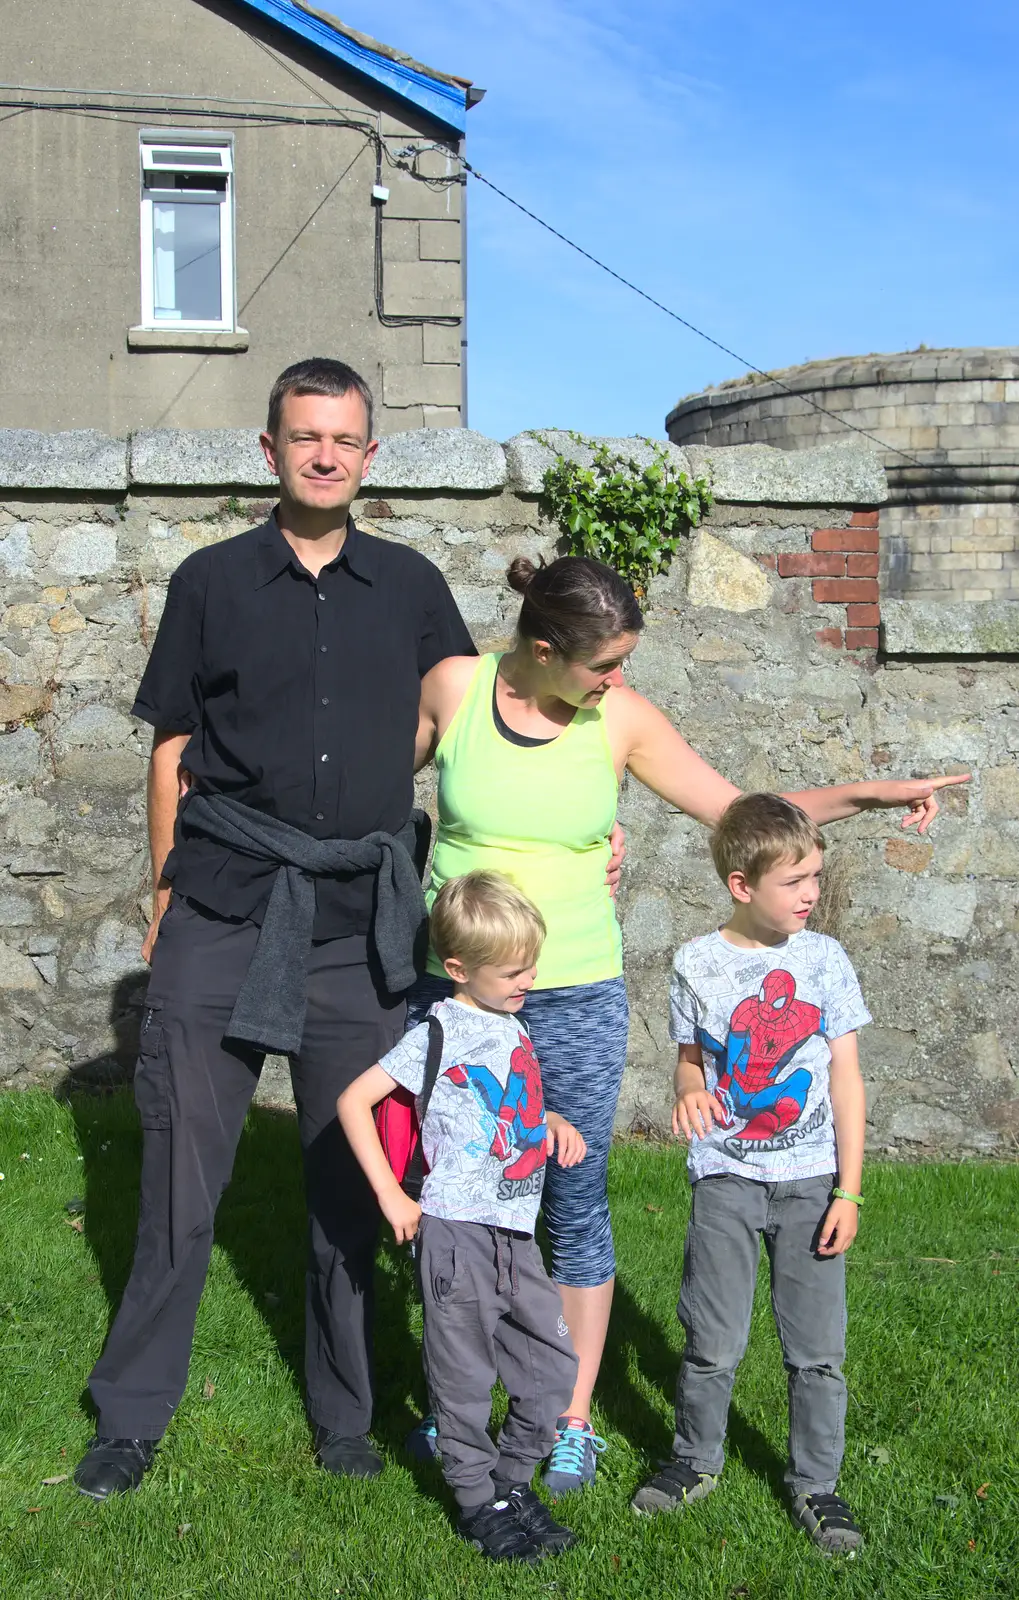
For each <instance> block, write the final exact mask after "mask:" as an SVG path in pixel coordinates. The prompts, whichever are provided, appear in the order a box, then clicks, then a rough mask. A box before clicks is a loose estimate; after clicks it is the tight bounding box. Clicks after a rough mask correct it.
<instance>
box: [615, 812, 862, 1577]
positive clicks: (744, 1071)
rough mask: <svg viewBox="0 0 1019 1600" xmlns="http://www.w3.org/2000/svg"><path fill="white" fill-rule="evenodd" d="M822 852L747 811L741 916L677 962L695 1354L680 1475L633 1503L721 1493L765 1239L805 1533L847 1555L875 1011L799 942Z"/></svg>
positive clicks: (730, 866)
mask: <svg viewBox="0 0 1019 1600" xmlns="http://www.w3.org/2000/svg"><path fill="white" fill-rule="evenodd" d="M823 851H824V841H823V839H822V837H821V835H820V833H819V832H818V830H817V828H816V826H815V824H814V823H813V822H812V821H811V819H810V818H809V817H808V816H807V815H806V814H805V813H804V812H802V811H801V810H800V809H799V808H798V807H797V806H794V805H792V804H791V803H790V802H789V801H788V800H785V799H783V798H782V797H781V796H779V795H772V794H751V795H742V796H740V798H739V799H738V800H735V801H734V802H733V804H732V805H731V806H730V807H729V808H728V810H727V811H726V812H725V814H724V815H723V817H722V819H721V821H720V822H719V824H718V826H717V828H716V829H715V832H714V835H713V837H712V855H713V857H714V861H715V866H716V868H717V870H718V874H719V876H720V877H721V879H722V881H723V882H724V883H725V884H726V886H727V888H728V890H729V893H730V895H731V896H732V914H731V916H730V917H729V920H728V922H727V923H726V924H725V926H724V927H723V928H721V929H719V930H718V931H717V932H715V933H709V934H706V935H704V936H703V937H702V938H699V939H692V940H691V941H690V942H689V943H688V944H685V945H683V947H682V948H681V949H680V950H679V951H677V953H676V957H675V961H674V964H673V975H672V987H671V1027H670V1032H671V1035H672V1037H673V1039H674V1040H676V1042H677V1043H678V1045H679V1062H678V1065H677V1067H676V1103H675V1108H674V1111H673V1129H674V1131H675V1132H676V1133H677V1134H679V1133H682V1134H684V1135H685V1137H686V1138H687V1139H688V1140H689V1141H690V1153H689V1172H690V1179H691V1182H692V1184H693V1199H692V1208H691V1216H690V1225H689V1229H688V1232H687V1239H686V1250H685V1255H684V1263H683V1287H682V1291H681V1294H680V1301H679V1308H678V1314H679V1319H680V1321H681V1323H682V1324H683V1328H684V1330H685V1333H686V1349H685V1351H684V1355H683V1363H682V1366H681V1368H680V1374H679V1380H678V1383H677V1388H676V1437H675V1441H674V1444H673V1457H672V1460H671V1461H670V1462H669V1463H667V1464H666V1465H665V1466H664V1467H663V1469H662V1471H660V1472H659V1473H657V1474H656V1475H655V1477H653V1478H652V1479H651V1480H650V1481H649V1482H648V1483H646V1484H645V1485H644V1486H643V1488H641V1489H639V1490H638V1491H637V1494H636V1495H635V1497H634V1500H633V1507H634V1510H635V1511H638V1512H640V1513H644V1514H647V1513H650V1512H655V1511H678V1510H682V1509H684V1508H685V1507H686V1506H687V1505H689V1504H690V1503H691V1502H693V1501H695V1500H700V1499H703V1498H704V1497H705V1496H706V1495H707V1494H710V1492H711V1491H712V1490H713V1489H714V1488H715V1486H716V1484H717V1482H718V1478H719V1475H720V1473H721V1471H722V1464H723V1459H724V1456H723V1446H724V1441H725V1431H726V1421H727V1416H728V1410H729V1399H730V1396H731V1394H732V1386H733V1382H734V1379H735V1376H736V1369H737V1366H738V1365H739V1362H740V1360H741V1358H742V1356H743V1352H744V1350H745V1349H746V1344H747V1339H748V1336H749V1330H750V1314H751V1309H752V1305H753V1297H754V1285H755V1281H756V1277H757V1260H758V1254H759V1249H760V1239H761V1237H762V1236H763V1238H764V1243H765V1248H766V1250H767V1252H768V1258H769V1262H770V1266H771V1289H772V1304H773V1308H774V1312H775V1321H776V1324H777V1326H778V1332H779V1337H780V1339H781V1342H782V1350H783V1355H784V1358H785V1365H786V1369H787V1371H788V1374H789V1467H788V1471H787V1473H786V1484H787V1486H788V1489H789V1493H790V1496H791V1499H792V1512H793V1517H794V1519H795V1520H796V1521H797V1522H798V1523H799V1525H800V1526H801V1527H803V1528H804V1529H805V1530H806V1532H807V1533H808V1534H809V1535H810V1537H811V1539H812V1540H813V1541H814V1543H815V1544H816V1545H818V1547H819V1548H820V1549H821V1550H823V1551H824V1552H825V1553H826V1554H836V1553H843V1554H852V1553H854V1552H855V1550H856V1547H857V1546H858V1545H859V1543H860V1541H861V1539H862V1534H861V1533H860V1530H859V1528H858V1527H857V1526H856V1524H855V1522H854V1520H853V1516H852V1512H851V1511H850V1509H849V1507H848V1505H847V1504H846V1502H845V1501H844V1500H842V1499H841V1498H840V1497H839V1496H838V1495H837V1494H836V1492H835V1490H836V1482H837V1479H838V1473H839V1468H840V1466H841V1461H842V1450H843V1431H844V1422H845V1409H846V1385H845V1380H844V1379H843V1376H842V1367H841V1364H842V1360H843V1358H844V1354H845V1319H846V1302H845V1252H846V1251H847V1250H848V1249H849V1246H850V1245H851V1244H852V1242H853V1238H854V1236H855V1234H856V1227H857V1216H858V1210H859V1206H860V1205H861V1204H862V1196H861V1194H860V1183H861V1177H862V1170H863V1141H864V1119H865V1104H864V1090H863V1080H862V1078H861V1076H860V1068H859V1061H858V1057H857V1047H856V1030H857V1029H858V1028H860V1027H862V1026H863V1025H864V1023H867V1022H869V1021H870V1015H869V1013H868V1011H867V1008H866V1006H865V1005H864V1001H863V996H862V994H861V992H860V986H859V983H858V982H857V978H856V974H855V973H854V971H853V969H852V967H851V965H850V963H849V959H848V957H847V956H846V953H845V951H844V950H843V949H842V948H841V946H840V945H838V944H836V942H835V940H834V939H829V938H827V937H825V935H824V934H819V933H813V932H810V931H809V930H808V929H807V928H806V922H807V919H808V917H809V916H810V913H811V911H812V910H813V909H814V907H815V905H816V904H817V900H818V895H819V892H820V880H821V868H822V864H823Z"/></svg>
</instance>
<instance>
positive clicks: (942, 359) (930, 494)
mask: <svg viewBox="0 0 1019 1600" xmlns="http://www.w3.org/2000/svg"><path fill="white" fill-rule="evenodd" d="M775 377H776V378H779V379H781V382H780V383H778V382H775V381H774V380H773V379H770V378H769V379H765V378H755V377H753V376H748V377H746V378H738V379H733V380H731V381H730V382H728V383H723V384H719V385H718V387H717V388H713V389H707V390H705V391H704V393H703V394H696V395H690V396H688V397H687V398H686V399H684V400H680V402H679V403H678V405H677V406H676V407H675V408H674V409H673V410H672V411H671V412H670V413H669V416H668V417H667V419H666V429H667V431H668V435H669V438H670V439H671V440H672V441H673V443H674V444H679V445H683V444H701V445H734V444H770V445H776V446H777V447H778V448H779V449H782V450H802V449H805V448H807V447H808V446H811V445H819V444H832V443H836V442H838V441H840V440H844V439H856V440H857V441H858V442H864V443H866V442H867V441H860V435H859V434H855V433H852V432H851V431H850V430H849V429H848V428H846V427H845V426H843V424H842V422H841V421H840V420H839V419H844V420H845V422H848V423H851V424H853V425H854V426H855V427H857V428H862V429H865V430H866V432H867V433H869V434H873V435H874V436H875V438H876V439H877V440H879V441H880V445H877V444H875V445H874V448H875V449H879V450H880V453H881V456H882V460H883V461H884V465H885V468H886V470H887V473H888V485H889V504H888V506H887V507H885V508H884V509H883V510H882V513H881V578H882V588H883V591H884V593H885V594H887V595H888V596H889V597H890V598H897V599H908V600H930V601H963V602H965V601H985V600H1009V599H1011V600H1019V347H1014V346H1013V347H1009V348H1004V349H988V350H982V349H981V350H914V351H904V352H903V353H901V354H899V355H871V356H853V357H849V358H845V359H840V360H834V361H811V362H807V363H806V364H805V365H804V366H800V367H788V368H786V369H785V370H784V371H783V372H779V373H776V374H775ZM790 391H791V392H790ZM812 402H813V403H812ZM818 406H823V407H824V411H819V410H817V409H816V407H818ZM825 413H834V414H833V415H826V414H825ZM882 447H884V448H882Z"/></svg>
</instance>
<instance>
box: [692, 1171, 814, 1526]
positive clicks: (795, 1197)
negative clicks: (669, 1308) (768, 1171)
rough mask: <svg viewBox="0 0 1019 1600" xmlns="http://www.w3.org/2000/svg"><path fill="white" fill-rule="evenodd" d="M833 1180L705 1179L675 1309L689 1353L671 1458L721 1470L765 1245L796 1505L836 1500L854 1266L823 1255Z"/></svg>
mask: <svg viewBox="0 0 1019 1600" xmlns="http://www.w3.org/2000/svg"><path fill="white" fill-rule="evenodd" d="M832 1181H833V1180H832V1178H830V1177H822V1178H803V1179H798V1180H790V1181H789V1182H786V1183H760V1182H757V1181H755V1180H754V1179H749V1178H738V1177H735V1176H732V1177H729V1176H724V1177H711V1178H699V1179H698V1180H697V1181H696V1183H695V1184H694V1186H693V1208H692V1212H691V1216H690V1226H689V1229H688V1231H687V1236H686V1250H685V1254H684V1259H683V1287H682V1289H681V1291H680V1297H679V1307H678V1315H679V1320H680V1322H681V1323H682V1324H683V1329H684V1331H685V1333H686V1350H685V1352H684V1355H683V1363H682V1366H681V1367H680V1371H679V1381H678V1383H677V1385H676V1439H675V1444H674V1446H673V1454H674V1455H675V1457H676V1458H677V1459H678V1460H680V1461H686V1462H688V1463H689V1464H690V1466H691V1467H693V1469H694V1470H695V1471H696V1472H710V1473H719V1472H721V1470H722V1463H723V1460H724V1452H723V1444H724V1441H725V1431H726V1422H727V1420H728V1415H729V1399H730V1396H731V1395H732V1386H733V1382H734V1381H735V1377H736V1368H737V1366H738V1365H739V1363H740V1361H741V1359H742V1357H743V1352H744V1351H745V1350H746V1347H747V1340H748V1338H749V1335H750V1314H751V1311H752V1309H753V1301H754V1286H755V1284H756V1281H757V1262H758V1257H759V1254H760V1236H761V1235H762V1234H763V1236H764V1244H765V1248H766V1250H767V1252H768V1258H769V1261H770V1264H771V1305H772V1310H773V1311H774V1314H775V1324H776V1326H777V1328H778V1334H779V1338H780V1340H781V1341H782V1354H783V1356H784V1358H785V1367H786V1371H787V1372H788V1374H789V1466H788V1469H787V1471H786V1475H785V1477H786V1484H787V1485H788V1487H789V1490H790V1492H791V1493H792V1494H793V1495H798V1494H831V1493H833V1492H834V1489H835V1483H836V1480H837V1478H838V1474H839V1468H840V1466H841V1464H842V1449H843V1438H844V1428H845V1416H846V1383H845V1379H844V1378H843V1376H842V1361H843V1358H844V1356H845V1348H846V1264H845V1257H844V1256H819V1255H817V1254H816V1249H817V1241H818V1236H819V1231H820V1226H821V1222H822V1219H823V1218H824V1214H825V1212H826V1211H827V1209H828V1206H829V1204H830V1200H831V1188H832Z"/></svg>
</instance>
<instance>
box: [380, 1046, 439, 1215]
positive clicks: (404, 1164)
mask: <svg viewBox="0 0 1019 1600" xmlns="http://www.w3.org/2000/svg"><path fill="white" fill-rule="evenodd" d="M425 1020H426V1022H427V1024H428V1054H427V1056H426V1057H425V1075H424V1078H423V1080H422V1083H421V1094H420V1097H419V1096H417V1095H414V1094H411V1092H410V1090H409V1089H394V1090H393V1091H392V1093H391V1094H387V1095H386V1096H385V1098H384V1099H382V1100H380V1101H379V1103H378V1105H377V1106H376V1107H375V1129H376V1132H377V1133H378V1136H379V1143H380V1144H381V1146H382V1148H383V1150H384V1151H385V1154H386V1160H387V1161H388V1162H389V1165H390V1166H391V1167H392V1169H393V1171H394V1173H395V1174H396V1180H397V1182H398V1183H399V1185H400V1187H401V1188H402V1189H403V1192H404V1194H408V1195H409V1196H410V1198H411V1199H412V1200H420V1198H421V1186H422V1184H423V1183H424V1180H425V1173H426V1172H427V1171H428V1164H427V1162H426V1161H425V1153H424V1150H423V1149H422V1146H421V1123H422V1122H423V1121H424V1118H425V1116H426V1114H427V1111H428V1102H429V1101H430V1100H431V1098H432V1090H433V1089H434V1088H435V1083H436V1079H437V1078H438V1076H439V1068H440V1066H441V1065H442V1045H443V1033H442V1023H441V1022H440V1021H439V1019H438V1017H427V1018H426V1019H425ZM418 1098H420V1100H421V1116H420V1118H419V1117H418V1112H417V1100H418Z"/></svg>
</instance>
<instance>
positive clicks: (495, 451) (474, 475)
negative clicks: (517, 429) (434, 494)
mask: <svg viewBox="0 0 1019 1600" xmlns="http://www.w3.org/2000/svg"><path fill="white" fill-rule="evenodd" d="M505 482H506V456H505V454H504V452H503V448H502V445H501V444H497V443H496V441H495V440H494V439H489V438H488V437H487V436H486V435H485V434H483V433H476V432H475V431H474V429H473V428H410V429H408V430H407V431H406V432H405V433H389V434H385V435H383V437H382V439H381V440H380V441H379V450H378V455H377V456H376V457H375V460H374V461H373V462H372V464H371V469H370V471H369V473H368V476H367V477H366V479H365V483H364V486H365V488H366V489H465V490H475V491H478V490H492V489H501V488H502V487H503V485H504V484H505Z"/></svg>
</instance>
